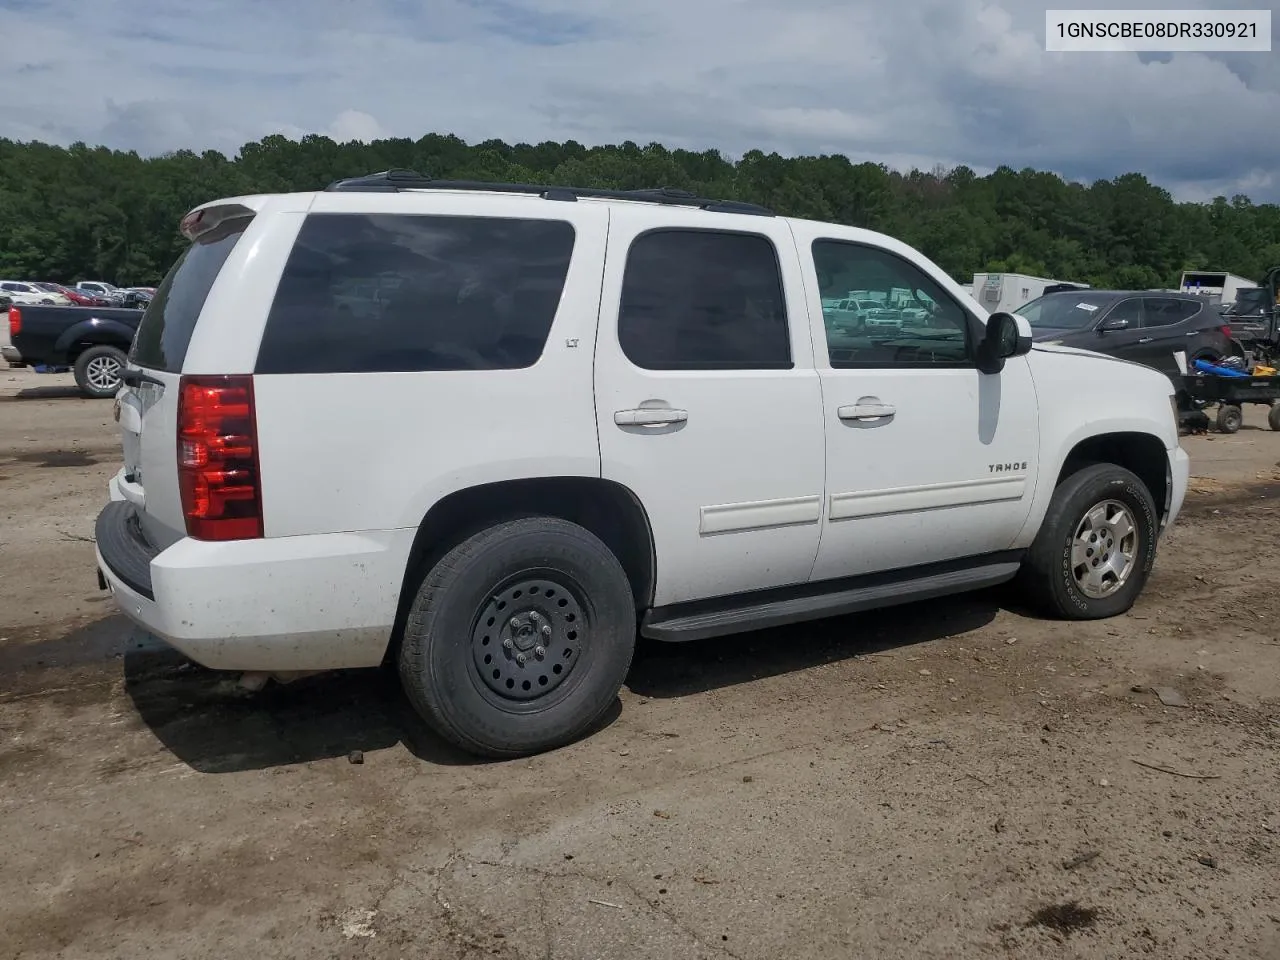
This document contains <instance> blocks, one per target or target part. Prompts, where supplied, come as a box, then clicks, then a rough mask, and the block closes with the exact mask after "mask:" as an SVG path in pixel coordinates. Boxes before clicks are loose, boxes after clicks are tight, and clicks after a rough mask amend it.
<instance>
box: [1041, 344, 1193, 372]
mask: <svg viewBox="0 0 1280 960" xmlns="http://www.w3.org/2000/svg"><path fill="white" fill-rule="evenodd" d="M1031 350H1032V352H1033V353H1058V354H1065V355H1066V356H1071V357H1088V358H1090V359H1093V360H1105V361H1107V362H1108V363H1119V364H1123V365H1124V366H1126V367H1136V368H1137V369H1139V370H1147V371H1149V372H1151V373H1156V374H1159V375H1161V376H1164V377H1168V376H1169V374H1168V373H1167V372H1165V371H1161V370H1158V369H1156V368H1155V367H1153V366H1150V365H1148V364H1145V363H1138V362H1137V361H1134V360H1125V359H1123V358H1121V357H1113V356H1111V355H1110V354H1106V353H1098V352H1097V351H1095V350H1082V349H1080V348H1079V347H1068V346H1064V345H1062V344H1060V343H1034V342H1033V343H1032V345H1031Z"/></svg>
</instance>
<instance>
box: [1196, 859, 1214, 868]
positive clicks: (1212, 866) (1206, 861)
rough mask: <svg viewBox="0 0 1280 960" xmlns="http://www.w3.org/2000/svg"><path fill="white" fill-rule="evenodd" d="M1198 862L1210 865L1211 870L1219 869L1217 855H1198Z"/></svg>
mask: <svg viewBox="0 0 1280 960" xmlns="http://www.w3.org/2000/svg"><path fill="white" fill-rule="evenodd" d="M1196 862H1197V863H1200V864H1202V865H1203V866H1206V867H1208V868H1209V869H1210V870H1217V869H1218V858H1217V857H1196Z"/></svg>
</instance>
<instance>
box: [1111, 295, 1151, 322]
mask: <svg viewBox="0 0 1280 960" xmlns="http://www.w3.org/2000/svg"><path fill="white" fill-rule="evenodd" d="M1116 320H1123V321H1124V322H1125V323H1127V324H1128V325H1129V326H1128V329H1130V330H1136V329H1138V328H1139V327H1141V326H1143V319H1142V301H1141V300H1139V299H1138V298H1137V297H1130V298H1129V299H1128V300H1121V301H1120V302H1119V303H1117V304H1116V306H1115V309H1114V310H1112V311H1111V312H1110V313H1108V314H1107V322H1108V323H1111V322H1113V321H1116Z"/></svg>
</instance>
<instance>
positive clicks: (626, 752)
mask: <svg viewBox="0 0 1280 960" xmlns="http://www.w3.org/2000/svg"><path fill="white" fill-rule="evenodd" d="M618 756H620V757H629V756H631V751H630V750H619V751H618Z"/></svg>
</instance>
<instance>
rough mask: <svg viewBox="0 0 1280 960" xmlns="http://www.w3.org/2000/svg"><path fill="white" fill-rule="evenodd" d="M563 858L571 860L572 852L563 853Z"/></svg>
mask: <svg viewBox="0 0 1280 960" xmlns="http://www.w3.org/2000/svg"><path fill="white" fill-rule="evenodd" d="M564 858H565V859H566V860H572V859H573V854H572V853H566V854H565V855H564Z"/></svg>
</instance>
